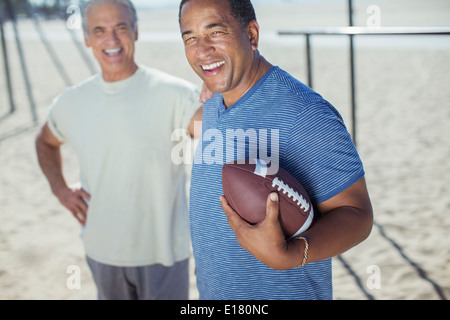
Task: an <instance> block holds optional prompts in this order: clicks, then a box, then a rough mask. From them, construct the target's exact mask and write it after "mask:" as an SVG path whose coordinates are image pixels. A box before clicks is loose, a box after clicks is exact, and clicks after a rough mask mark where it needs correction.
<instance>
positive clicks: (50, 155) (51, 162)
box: [36, 137, 67, 194]
mask: <svg viewBox="0 0 450 320" xmlns="http://www.w3.org/2000/svg"><path fill="white" fill-rule="evenodd" d="M36 151H37V157H38V161H39V165H40V167H41V169H42V172H43V173H44V175H45V177H46V178H47V180H48V182H49V184H50V187H51V189H52V192H53V193H54V194H56V193H58V190H61V189H63V188H67V184H66V181H65V179H64V176H63V172H62V160H61V150H60V148H59V147H53V146H50V145H48V144H45V143H44V142H42V141H40V139H39V137H38V139H37V140H36Z"/></svg>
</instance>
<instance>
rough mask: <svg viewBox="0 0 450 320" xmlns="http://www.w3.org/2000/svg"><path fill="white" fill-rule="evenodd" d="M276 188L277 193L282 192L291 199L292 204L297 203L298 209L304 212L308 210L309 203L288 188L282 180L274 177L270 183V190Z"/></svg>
mask: <svg viewBox="0 0 450 320" xmlns="http://www.w3.org/2000/svg"><path fill="white" fill-rule="evenodd" d="M275 187H278V191H282V192H283V194H287V196H288V198H292V199H293V200H294V202H297V205H299V206H300V209H302V210H304V211H308V210H309V202H308V201H307V200H306V199H305V198H304V197H303V196H302V195H300V194H298V192H297V191H295V190H294V189H292V188H291V187H289V186H288V185H287V184H286V183H284V181H283V180H281V179H278V178H277V177H275V179H273V181H272V188H275Z"/></svg>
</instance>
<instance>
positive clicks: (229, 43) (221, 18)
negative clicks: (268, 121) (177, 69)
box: [180, 0, 257, 100]
mask: <svg viewBox="0 0 450 320" xmlns="http://www.w3.org/2000/svg"><path fill="white" fill-rule="evenodd" d="M254 23H255V24H256V21H254ZM252 25H253V24H252ZM180 28H181V34H182V36H183V41H184V45H185V51H186V57H187V59H188V61H189V64H190V65H191V67H192V68H193V70H194V71H195V72H196V73H197V74H198V75H199V77H200V78H201V79H202V80H203V81H204V83H205V85H206V86H207V87H208V89H209V90H210V91H212V92H221V93H223V94H224V97H225V94H227V95H232V96H235V97H237V98H239V97H240V96H241V95H242V92H245V91H246V90H247V89H248V84H249V82H251V80H252V79H251V67H252V63H253V51H254V50H256V49H257V48H256V46H257V45H254V44H253V43H252V41H251V39H250V38H251V35H249V31H248V30H249V28H247V30H245V31H243V30H242V28H241V26H240V25H239V22H238V21H237V19H236V18H235V17H233V16H232V14H231V12H230V7H229V3H228V1H223V0H222V1H216V0H213V1H211V0H191V1H188V2H187V3H185V4H184V6H183V8H182V10H181V14H180ZM234 100H237V99H234Z"/></svg>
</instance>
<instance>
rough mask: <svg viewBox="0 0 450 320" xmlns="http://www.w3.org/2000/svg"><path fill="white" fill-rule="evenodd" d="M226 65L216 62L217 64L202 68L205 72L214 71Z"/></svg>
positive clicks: (223, 62)
mask: <svg viewBox="0 0 450 320" xmlns="http://www.w3.org/2000/svg"><path fill="white" fill-rule="evenodd" d="M224 64H225V61H221V62H216V63H213V64H210V65H208V66H202V68H203V70H213V69H215V68H218V67H220V66H222V65H224Z"/></svg>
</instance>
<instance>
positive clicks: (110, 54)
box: [104, 48, 122, 56]
mask: <svg viewBox="0 0 450 320" xmlns="http://www.w3.org/2000/svg"><path fill="white" fill-rule="evenodd" d="M121 50H122V48H118V49H110V50H104V52H105V53H106V54H107V55H108V56H115V55H116V54H119V52H120V51H121Z"/></svg>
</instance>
